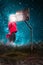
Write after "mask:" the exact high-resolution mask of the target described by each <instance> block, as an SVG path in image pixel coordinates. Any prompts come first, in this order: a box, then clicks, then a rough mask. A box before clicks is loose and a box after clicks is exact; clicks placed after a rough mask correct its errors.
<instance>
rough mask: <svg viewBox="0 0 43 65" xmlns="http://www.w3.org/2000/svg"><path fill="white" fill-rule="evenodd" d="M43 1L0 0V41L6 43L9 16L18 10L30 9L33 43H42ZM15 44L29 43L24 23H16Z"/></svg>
mask: <svg viewBox="0 0 43 65" xmlns="http://www.w3.org/2000/svg"><path fill="white" fill-rule="evenodd" d="M42 1H43V0H0V40H4V42H6V41H7V39H6V34H7V33H8V32H9V30H8V19H9V15H10V14H13V13H15V12H16V11H18V10H22V9H25V8H30V20H29V21H28V24H31V26H32V28H33V41H34V40H35V41H40V40H41V41H43V3H42ZM17 28H18V32H17V33H16V41H15V42H16V43H17V44H20V43H21V44H26V43H29V42H30V30H29V29H28V26H27V25H26V24H25V23H24V22H19V23H17Z"/></svg>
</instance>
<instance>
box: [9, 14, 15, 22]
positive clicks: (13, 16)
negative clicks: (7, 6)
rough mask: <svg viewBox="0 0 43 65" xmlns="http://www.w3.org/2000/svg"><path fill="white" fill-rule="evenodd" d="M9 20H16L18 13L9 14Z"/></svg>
mask: <svg viewBox="0 0 43 65" xmlns="http://www.w3.org/2000/svg"><path fill="white" fill-rule="evenodd" d="M9 21H10V22H16V15H15V14H11V15H10V16H9Z"/></svg>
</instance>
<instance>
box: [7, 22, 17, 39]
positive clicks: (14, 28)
mask: <svg viewBox="0 0 43 65" xmlns="http://www.w3.org/2000/svg"><path fill="white" fill-rule="evenodd" d="M8 28H9V32H10V34H7V35H6V37H7V38H8V37H9V36H10V35H11V34H12V33H13V32H14V33H16V32H17V25H16V23H15V22H9V23H8Z"/></svg>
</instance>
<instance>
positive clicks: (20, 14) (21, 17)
mask: <svg viewBox="0 0 43 65" xmlns="http://www.w3.org/2000/svg"><path fill="white" fill-rule="evenodd" d="M28 18H29V14H28V10H23V11H17V12H16V13H15V14H11V15H10V16H9V21H10V22H18V21H25V20H27V19H28Z"/></svg>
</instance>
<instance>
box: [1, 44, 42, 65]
mask: <svg viewBox="0 0 43 65" xmlns="http://www.w3.org/2000/svg"><path fill="white" fill-rule="evenodd" d="M0 65H43V43H42V44H39V45H37V44H35V45H33V49H32V50H31V46H23V47H15V48H14V47H11V46H5V45H0Z"/></svg>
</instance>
